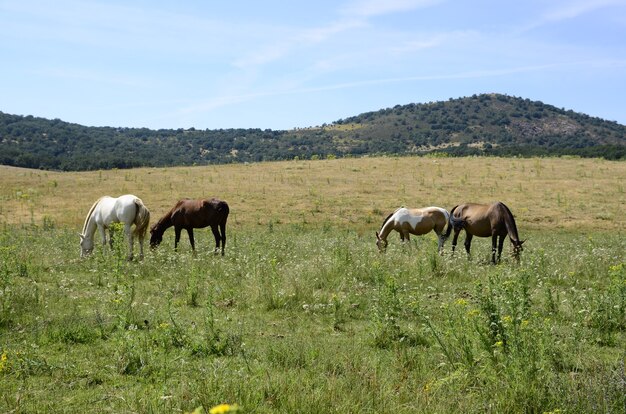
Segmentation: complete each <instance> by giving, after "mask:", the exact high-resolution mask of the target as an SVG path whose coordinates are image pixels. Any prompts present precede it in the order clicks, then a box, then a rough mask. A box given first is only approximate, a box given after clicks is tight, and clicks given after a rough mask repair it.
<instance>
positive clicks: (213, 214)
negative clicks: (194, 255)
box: [150, 198, 230, 255]
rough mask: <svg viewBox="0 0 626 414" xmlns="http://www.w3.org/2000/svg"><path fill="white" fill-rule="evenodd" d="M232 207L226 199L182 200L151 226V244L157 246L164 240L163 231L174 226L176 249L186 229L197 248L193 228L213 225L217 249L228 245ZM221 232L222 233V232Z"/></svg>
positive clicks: (192, 246) (194, 248) (193, 247)
mask: <svg viewBox="0 0 626 414" xmlns="http://www.w3.org/2000/svg"><path fill="white" fill-rule="evenodd" d="M229 211H230V209H229V208H228V204H226V202H225V201H222V200H218V199H216V198H212V199H210V200H190V199H184V200H180V201H179V202H178V203H176V205H175V206H174V207H173V208H172V209H171V210H170V211H169V212H168V213H167V214H165V215H164V216H163V217H161V218H160V219H159V221H158V222H157V223H156V224H155V225H153V226H152V227H151V228H150V246H151V247H153V248H154V247H157V246H158V245H159V244H160V243H161V242H162V241H163V233H164V232H165V230H167V229H168V228H170V227H172V226H174V233H175V236H176V237H175V239H174V249H176V248H178V242H179V241H180V232H181V231H182V230H183V229H185V230H187V234H188V235H189V243H191V249H192V250H193V251H195V250H196V247H195V243H194V239H193V229H201V228H204V227H207V226H211V230H212V231H213V236H214V237H215V251H216V252H218V251H219V250H220V244H221V248H222V255H224V248H225V247H226V220H227V219H228V213H229ZM220 233H221V234H220Z"/></svg>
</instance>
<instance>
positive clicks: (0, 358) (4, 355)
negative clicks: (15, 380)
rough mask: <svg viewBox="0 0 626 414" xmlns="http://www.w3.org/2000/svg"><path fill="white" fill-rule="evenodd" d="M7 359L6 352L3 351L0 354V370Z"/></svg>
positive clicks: (2, 369)
mask: <svg viewBox="0 0 626 414" xmlns="http://www.w3.org/2000/svg"><path fill="white" fill-rule="evenodd" d="M7 359H9V357H8V356H7V353H6V352H3V353H2V356H0V372H2V371H4V366H5V365H6V362H7Z"/></svg>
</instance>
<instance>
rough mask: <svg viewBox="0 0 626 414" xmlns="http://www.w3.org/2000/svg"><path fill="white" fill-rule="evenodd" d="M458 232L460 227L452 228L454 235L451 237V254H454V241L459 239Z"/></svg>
mask: <svg viewBox="0 0 626 414" xmlns="http://www.w3.org/2000/svg"><path fill="white" fill-rule="evenodd" d="M459 233H461V229H457V228H455V229H454V237H453V238H452V255H454V249H456V242H457V240H459Z"/></svg>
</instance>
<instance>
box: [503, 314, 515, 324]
mask: <svg viewBox="0 0 626 414" xmlns="http://www.w3.org/2000/svg"><path fill="white" fill-rule="evenodd" d="M502 320H503V321H504V322H506V323H511V321H512V320H513V318H511V317H510V316H509V315H505V316H504V318H502Z"/></svg>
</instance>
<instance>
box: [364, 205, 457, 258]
mask: <svg viewBox="0 0 626 414" xmlns="http://www.w3.org/2000/svg"><path fill="white" fill-rule="evenodd" d="M449 216H450V214H449V213H448V211H447V210H446V209H443V208H441V207H425V208H412V209H408V208H404V207H401V208H399V209H397V210H396V211H394V212H393V213H391V214H390V215H389V216H388V217H387V218H386V219H385V221H384V222H383V225H382V227H381V229H380V233H379V232H376V245H377V246H378V249H379V250H380V251H381V252H382V251H384V250H385V249H386V248H387V236H388V235H389V233H391V231H392V230H395V231H397V232H398V233H400V238H401V239H402V241H404V240H406V241H409V235H410V234H415V235H417V236H421V235H422V234H426V233H429V232H430V231H434V232H435V233H437V236H439V251H441V250H442V249H443V242H444V241H445V237H444V236H443V230H444V228H445V227H446V223H447V222H448V217H449Z"/></svg>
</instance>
